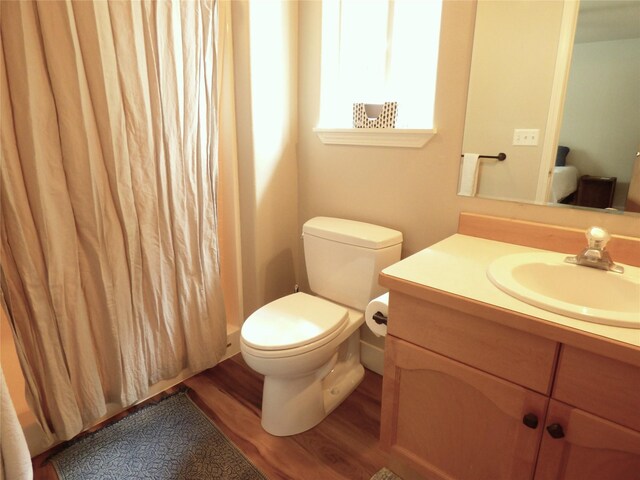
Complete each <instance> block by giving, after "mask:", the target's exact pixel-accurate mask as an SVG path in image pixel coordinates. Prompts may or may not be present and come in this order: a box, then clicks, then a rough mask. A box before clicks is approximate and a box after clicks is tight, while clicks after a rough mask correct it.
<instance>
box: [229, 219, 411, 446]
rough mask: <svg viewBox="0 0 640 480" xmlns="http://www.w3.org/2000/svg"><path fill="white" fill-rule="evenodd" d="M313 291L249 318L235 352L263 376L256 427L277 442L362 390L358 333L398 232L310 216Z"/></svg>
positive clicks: (306, 229)
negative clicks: (263, 430) (274, 438)
mask: <svg viewBox="0 0 640 480" xmlns="http://www.w3.org/2000/svg"><path fill="white" fill-rule="evenodd" d="M302 232H303V241H304V253H305V263H306V267H307V274H308V277H309V285H310V287H311V290H312V291H313V292H314V293H315V294H316V295H318V296H312V295H308V294H306V293H302V292H300V293H294V294H291V295H287V296H286V297H283V298H279V299H278V300H275V301H273V302H271V303H269V304H268V305H265V306H264V307H262V308H260V309H258V310H257V311H255V312H254V313H253V314H252V315H251V316H249V318H247V320H246V321H245V322H244V324H243V326H242V331H241V341H240V350H241V352H242V356H243V358H244V359H245V361H246V362H247V364H248V365H249V366H250V367H251V368H252V369H253V370H255V371H256V372H258V373H261V374H262V375H264V376H265V378H264V390H263V392H262V427H263V428H264V429H265V430H266V431H267V432H269V433H271V434H273V435H278V436H284V435H294V434H296V433H300V432H304V431H305V430H308V429H310V428H312V427H314V426H315V425H317V424H318V423H320V422H321V421H322V420H323V419H324V418H325V417H326V416H327V415H328V414H329V413H331V411H333V409H334V408H336V407H337V406H338V405H339V404H340V403H341V402H342V401H343V400H344V399H345V398H346V397H347V396H348V395H349V394H350V393H351V392H352V391H353V390H354V389H355V388H356V387H357V386H358V384H359V383H360V381H361V380H362V377H363V375H364V368H363V367H362V365H361V363H360V332H359V330H358V329H359V327H360V326H361V325H362V324H363V322H364V311H365V308H366V306H367V304H368V303H369V301H370V300H372V299H373V298H375V297H377V296H379V295H381V294H382V293H384V289H383V288H382V287H380V286H379V285H378V274H379V273H380V271H381V270H382V269H383V268H385V267H387V266H389V265H391V264H392V263H395V262H397V261H398V260H400V250H401V247H402V233H400V232H398V231H396V230H391V229H389V228H384V227H379V226H377V225H371V224H368V223H362V222H355V221H352V220H343V219H340V218H329V217H316V218H313V219H311V220H309V221H308V222H306V223H305V224H304V226H303V229H302Z"/></svg>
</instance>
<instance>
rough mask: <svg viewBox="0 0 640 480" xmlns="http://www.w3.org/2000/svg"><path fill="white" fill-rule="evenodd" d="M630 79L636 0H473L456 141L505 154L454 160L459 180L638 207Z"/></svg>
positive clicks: (637, 115) (490, 191) (492, 190)
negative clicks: (462, 115) (461, 126)
mask: <svg viewBox="0 0 640 480" xmlns="http://www.w3.org/2000/svg"><path fill="white" fill-rule="evenodd" d="M638 79H640V0H623V1H617V0H603V1H596V0H582V1H581V2H579V3H578V2H576V1H573V0H567V1H564V2H563V1H557V0H549V1H546V0H522V1H511V2H505V1H500V0H478V5H477V13H476V25H475V32H474V45H473V54H472V64H471V76H470V81H469V95H468V103H467V113H466V120H465V132H464V142H463V152H466V153H469V154H473V153H475V154H480V155H497V154H498V153H499V152H504V153H506V155H507V158H506V160H504V161H497V160H494V159H481V160H480V161H476V162H473V163H466V160H463V163H462V170H461V184H462V181H463V180H464V178H465V177H466V179H467V180H468V179H469V178H470V177H472V178H473V179H474V180H473V181H474V186H473V189H472V194H473V195H476V196H480V197H485V198H494V199H502V200H513V201H519V202H527V203H529V202H530V203H537V204H548V205H554V206H564V205H566V206H580V207H587V208H609V209H615V210H617V211H620V212H624V213H625V214H626V213H633V212H640V158H638V156H637V152H638V150H640V87H639V86H638V85H640V84H639V83H638V82H639V80H638ZM469 168H471V169H472V171H471V172H470V171H469ZM465 169H466V170H465ZM467 193H468V192H467ZM461 194H462V192H461ZM636 214H637V213H636Z"/></svg>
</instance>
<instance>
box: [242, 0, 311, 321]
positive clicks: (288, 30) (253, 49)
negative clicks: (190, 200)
mask: <svg viewBox="0 0 640 480" xmlns="http://www.w3.org/2000/svg"><path fill="white" fill-rule="evenodd" d="M297 10H298V4H297V2H287V1H281V0H269V1H264V0H261V1H252V2H246V1H237V2H232V15H233V34H234V35H233V41H234V53H235V55H234V59H235V69H234V73H235V81H236V89H235V91H236V119H237V136H238V175H239V194H240V218H241V236H242V278H243V297H244V316H245V318H246V317H247V316H248V315H250V314H251V313H252V312H253V311H254V310H256V309H257V308H259V307H261V306H262V305H264V304H265V303H268V302H269V301H271V300H274V299H276V298H278V297H281V296H283V295H285V294H288V293H291V292H293V288H294V285H295V283H296V278H297V276H298V275H297V262H298V255H299V252H298V249H299V242H298V240H299V237H300V234H299V229H298V207H297V205H298V189H297V158H296V136H297V103H296V102H297Z"/></svg>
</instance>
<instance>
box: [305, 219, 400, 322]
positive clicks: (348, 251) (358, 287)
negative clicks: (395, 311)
mask: <svg viewBox="0 0 640 480" xmlns="http://www.w3.org/2000/svg"><path fill="white" fill-rule="evenodd" d="M302 238H303V243H304V258H305V264H306V267H307V275H308V277H309V286H310V287H311V291H312V292H313V293H315V294H316V295H319V296H321V297H324V298H326V299H328V300H332V301H334V302H337V303H340V304H342V305H345V306H348V307H351V308H355V309H356V310H362V311H364V310H365V308H366V306H367V304H368V303H369V301H371V300H372V299H373V298H375V297H377V296H379V295H382V294H383V293H384V292H385V291H386V290H385V289H384V288H382V287H381V286H380V285H378V274H379V273H380V271H382V269H384V268H386V267H388V266H389V265H391V264H392V263H395V262H397V261H398V260H400V251H401V249H402V233H401V232H398V231H397V230H392V229H390V228H385V227H380V226H378V225H372V224H369V223H363V222H356V221H353V220H345V219H341V218H331V217H316V218H312V219H311V220H309V221H307V222H306V223H305V224H304V226H303V227H302Z"/></svg>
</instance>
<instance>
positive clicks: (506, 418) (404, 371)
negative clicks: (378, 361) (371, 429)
mask: <svg viewBox="0 0 640 480" xmlns="http://www.w3.org/2000/svg"><path fill="white" fill-rule="evenodd" d="M547 402H548V399H547V397H545V396H543V395H540V394H538V393H536V392H532V391H530V390H527V389H526V388H523V387H520V386H519V385H515V384H513V383H510V382H507V381H505V380H502V379H499V378H497V377H494V376H492V375H489V374H486V373H484V372H481V371H479V370H476V369H474V368H471V367H468V366H466V365H463V364H461V363H458V362H456V361H453V360H450V359H448V358H446V357H443V356H441V355H438V354H436V353H433V352H430V351H428V350H425V349H422V348H419V347H416V346H415V345H412V344H410V343H407V342H404V341H402V340H399V339H396V338H394V337H393V336H387V340H386V345H385V375H384V384H383V398H382V424H381V441H382V444H383V446H385V447H386V448H387V449H389V450H390V451H391V461H392V466H393V465H394V464H400V465H407V466H408V467H410V468H411V469H413V470H414V471H416V472H419V474H421V475H423V476H425V477H426V478H435V479H452V478H453V479H460V480H464V479H473V480H477V479H492V480H499V479H505V480H517V479H530V478H532V476H533V470H534V463H535V458H536V452H537V451H538V447H539V444H540V436H541V432H542V426H543V425H544V413H545V411H546V406H547ZM527 414H530V417H529V419H533V418H534V416H535V417H537V419H539V425H538V426H537V428H535V427H534V428H532V427H533V426H531V427H527V426H526V425H525V424H523V417H524V416H525V415H527ZM529 423H530V424H531V422H529ZM398 462H399V463H398Z"/></svg>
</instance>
